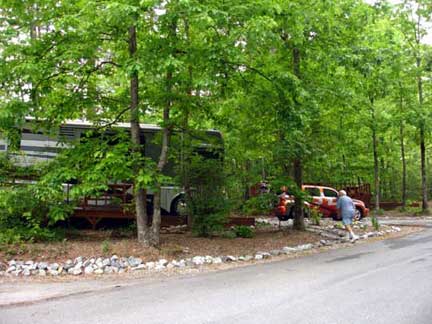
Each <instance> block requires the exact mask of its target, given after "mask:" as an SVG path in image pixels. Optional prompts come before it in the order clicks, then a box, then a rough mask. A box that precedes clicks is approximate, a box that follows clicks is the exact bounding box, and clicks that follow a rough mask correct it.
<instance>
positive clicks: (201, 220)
mask: <svg viewBox="0 0 432 324" xmlns="http://www.w3.org/2000/svg"><path fill="white" fill-rule="evenodd" d="M226 222H227V216H226V213H224V212H223V213H213V214H209V215H205V214H198V215H195V217H194V222H193V226H192V231H193V233H194V234H195V235H197V236H204V237H210V236H215V235H217V234H219V233H221V232H222V231H223V230H224V228H225V224H226Z"/></svg>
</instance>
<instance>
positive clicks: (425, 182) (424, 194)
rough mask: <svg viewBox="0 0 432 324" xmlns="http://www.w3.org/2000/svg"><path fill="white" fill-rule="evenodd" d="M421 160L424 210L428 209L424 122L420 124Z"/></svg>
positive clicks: (424, 211)
mask: <svg viewBox="0 0 432 324" xmlns="http://www.w3.org/2000/svg"><path fill="white" fill-rule="evenodd" d="M420 160H421V178H422V211H423V213H426V212H427V210H428V197H427V181H426V145H425V126H424V123H423V122H422V124H421V126H420Z"/></svg>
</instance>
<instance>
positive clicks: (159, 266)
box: [155, 263, 166, 271]
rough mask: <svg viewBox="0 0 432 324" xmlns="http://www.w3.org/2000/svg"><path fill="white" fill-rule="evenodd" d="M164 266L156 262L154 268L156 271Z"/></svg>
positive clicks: (163, 268)
mask: <svg viewBox="0 0 432 324" xmlns="http://www.w3.org/2000/svg"><path fill="white" fill-rule="evenodd" d="M165 269H166V268H165V266H164V265H162V264H159V263H158V264H156V267H155V270H156V271H162V270H165Z"/></svg>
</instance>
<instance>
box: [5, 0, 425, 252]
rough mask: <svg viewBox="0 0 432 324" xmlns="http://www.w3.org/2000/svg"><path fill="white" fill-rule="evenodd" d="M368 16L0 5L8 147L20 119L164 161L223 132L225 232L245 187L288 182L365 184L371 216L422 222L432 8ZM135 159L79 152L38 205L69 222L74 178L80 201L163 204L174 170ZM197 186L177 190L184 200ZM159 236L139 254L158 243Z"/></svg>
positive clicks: (229, 6)
mask: <svg viewBox="0 0 432 324" xmlns="http://www.w3.org/2000/svg"><path fill="white" fill-rule="evenodd" d="M372 2H373V1H368V2H365V1H361V0H335V1H326V0H317V1H302V0H259V1H258V0H244V1H232V0H229V1H219V0H208V1H198V0H169V1H166V0H164V1H158V0H127V1H126V0H117V1H108V0H98V1H95V0H88V1H81V0H71V1H63V0H29V1H11V0H0V8H1V9H0V44H1V45H0V62H1V64H0V81H1V87H0V131H1V133H2V136H3V137H4V138H13V137H14V136H16V130H17V129H19V128H20V127H22V125H23V123H24V121H25V117H33V118H35V119H36V120H38V121H39V122H40V125H41V126H40V127H41V131H44V132H46V133H48V134H49V133H50V132H53V130H54V129H56V128H57V127H58V126H59V125H61V124H62V123H64V122H65V121H67V120H70V119H85V120H87V121H90V122H92V123H93V124H94V125H95V127H99V128H101V129H107V128H109V127H110V126H111V125H113V124H115V123H116V122H121V121H123V122H130V121H132V122H134V121H135V122H136V121H139V122H141V123H157V124H159V125H160V126H161V127H162V129H163V134H164V136H163V138H161V141H162V144H163V145H164V146H165V147H166V153H167V156H166V159H167V161H168V160H169V159H175V158H176V156H175V147H173V145H175V140H173V139H172V138H171V137H172V136H171V135H172V134H174V133H175V132H183V133H184V134H190V133H192V132H193V131H195V130H199V129H208V128H216V129H219V130H220V131H221V132H222V134H223V138H224V170H223V171H222V172H221V173H220V174H223V175H224V184H223V185H219V183H218V186H217V187H218V188H221V190H220V192H223V193H224V194H223V195H222V196H223V197H221V198H220V199H213V200H217V201H216V202H215V204H216V205H217V206H216V205H215V210H214V212H213V211H206V213H209V214H212V213H213V214H214V215H216V216H215V217H216V218H217V215H219V214H220V213H226V211H225V209H226V208H223V207H222V206H220V202H225V206H230V207H231V208H236V209H239V208H241V206H243V205H244V201H245V199H247V198H248V197H247V194H246V193H247V189H248V188H250V186H251V185H254V184H256V183H257V182H259V181H262V180H268V181H277V180H278V179H279V180H280V179H288V178H289V179H292V180H294V181H295V183H297V185H298V184H299V183H301V182H303V183H311V182H313V183H316V182H321V183H328V184H338V183H359V182H361V183H371V184H372V188H373V192H374V200H375V202H377V205H378V206H377V208H379V202H380V201H403V202H404V204H405V203H406V201H407V200H408V199H412V200H420V201H422V203H423V204H422V208H423V210H424V211H426V210H427V199H428V194H429V193H430V182H431V181H430V180H431V176H432V174H431V172H430V169H431V168H430V164H431V163H432V162H431V159H430V158H429V152H430V147H431V145H430V139H431V138H430V131H431V127H430V125H431V117H432V109H431V98H432V97H431V90H432V89H431V72H432V51H431V47H430V45H429V44H428V42H427V40H428V38H429V35H428V29H427V27H428V23H429V21H430V17H431V14H432V6H431V5H430V1H426V0H418V1H400V2H399V3H397V4H395V3H394V2H388V1H375V2H373V3H372ZM173 143H174V144H173ZM136 144H137V143H136V142H134V141H133V138H132V139H131V138H127V137H124V138H121V139H120V140H119V141H118V144H117V145H108V144H107V142H106V141H103V140H99V141H93V142H91V143H90V142H87V143H82V144H80V145H77V146H76V147H75V148H74V150H73V151H70V152H65V153H64V154H62V155H61V156H60V157H59V158H58V159H57V160H56V161H55V162H53V163H54V164H53V165H51V166H44V167H43V170H44V172H42V173H41V174H43V177H42V178H41V181H40V183H41V185H39V186H38V188H39V189H38V190H42V189H40V188H44V189H43V190H49V189H47V188H51V189H50V190H52V192H51V193H50V192H48V193H46V192H42V193H41V194H40V195H38V194H36V195H34V194H31V195H33V196H36V197H39V198H40V201H41V202H42V203H43V205H44V208H45V209H47V210H46V213H47V215H49V219H51V220H52V221H56V220H58V219H62V218H65V217H67V212H65V213H64V215H63V214H61V213H60V212H59V211H58V208H57V207H58V206H57V205H56V202H55V201H49V200H47V199H48V198H47V197H50V198H51V199H53V200H54V198H55V197H57V195H58V194H59V192H60V191H61V190H60V191H59V188H60V187H59V186H60V185H61V183H62V181H65V180H68V179H76V178H79V179H80V186H77V187H76V189H75V191H76V192H75V193H74V194H75V195H76V197H79V196H80V195H85V194H88V193H90V192H94V191H97V190H101V189H104V188H105V187H106V185H107V183H108V181H113V180H130V181H133V182H134V184H135V187H136V190H140V189H142V190H145V189H146V188H148V187H153V188H155V190H156V192H158V188H159V189H160V186H161V184H162V183H163V182H164V181H166V178H164V176H163V168H164V167H165V165H166V163H167V161H165V157H164V156H161V158H160V159H159V161H156V162H152V161H149V160H148V159H146V158H145V157H144V156H142V155H141V154H140V152H139V150H137V149H136ZM131 151H132V152H134V153H133V154H129V152H131ZM5 163H6V162H5ZM5 165H6V164H5ZM191 172H192V171H191ZM3 173H4V171H0V176H2V175H3ZM192 178H193V175H192V173H187V172H186V173H184V174H182V176H181V177H179V179H175V180H177V181H178V184H179V185H181V186H183V187H185V188H186V189H188V188H189V189H190V188H191V186H192V185H193V183H192ZM218 181H219V180H218ZM159 191H160V190H159ZM38 192H39V191H38ZM1 194H2V195H4V193H1ZM209 194H211V195H214V198H216V197H219V196H218V195H219V193H215V192H214V193H213V192H212V193H210V192H209ZM7 199H15V198H14V197H13V196H10V197H7ZM7 199H6V198H5V199H2V202H1V204H6V203H7ZM59 200H61V199H59ZM225 200H227V201H225ZM300 200H301V199H299V201H300ZM246 206H248V205H247V204H246ZM34 208H36V209H37V210H39V212H40V211H41V210H40V209H38V208H37V206H29V209H32V210H33V209H34ZM194 208H195V209H196V213H197V214H200V213H199V212H198V210H199V207H198V206H195V207H194ZM6 210H7V209H6ZM137 210H138V209H137ZM11 213H18V214H20V213H21V211H12V212H11ZM138 213H139V211H138ZM24 214H25V215H28V211H24V212H22V213H21V215H24ZM61 215H63V216H61ZM38 217H39V216H37V217H36V216H35V219H39V218H38ZM3 218H4V217H3ZM1 219H2V218H0V221H1ZM198 219H199V217H198ZM45 222H46V220H45ZM42 223H43V221H42V220H40V221H38V225H37V226H40V225H41V224H42ZM47 223H49V220H48V222H47ZM296 224H297V227H298V228H301V227H302V226H304V224H302V215H296ZM35 226H36V225H35ZM139 226H140V225H139ZM197 226H198V225H197ZM200 226H201V225H200ZM203 226H204V225H203ZM33 227H34V226H33ZM144 230H145V231H147V232H148V233H150V232H149V231H157V230H158V229H150V228H147V227H146V228H144ZM147 232H146V233H147ZM154 233H156V232H154ZM146 235H147V234H146ZM149 235H150V234H149ZM152 235H153V234H151V235H150V236H145V237H144V236H143V237H142V239H145V240H148V242H150V243H152V242H153V243H155V244H157V243H158V239H157V234H154V235H156V236H155V237H156V238H154V236H152ZM152 237H153V238H152ZM152 240H153V241H152Z"/></svg>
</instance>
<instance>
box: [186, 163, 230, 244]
mask: <svg viewBox="0 0 432 324" xmlns="http://www.w3.org/2000/svg"><path fill="white" fill-rule="evenodd" d="M189 167H190V170H189V175H190V185H191V188H193V189H192V193H191V195H190V196H189V197H188V195H186V205H187V207H188V213H189V214H190V216H191V217H192V231H193V232H194V234H195V235H198V236H204V237H208V236H213V235H218V234H219V233H221V232H222V231H223V230H224V228H225V224H226V222H227V216H228V210H229V203H228V200H227V198H226V196H225V195H224V190H223V185H224V181H225V175H224V173H223V170H222V164H221V161H219V160H205V159H202V158H201V157H199V156H195V157H194V158H193V159H192V161H191V165H190V166H189Z"/></svg>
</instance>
